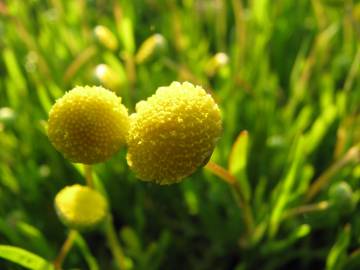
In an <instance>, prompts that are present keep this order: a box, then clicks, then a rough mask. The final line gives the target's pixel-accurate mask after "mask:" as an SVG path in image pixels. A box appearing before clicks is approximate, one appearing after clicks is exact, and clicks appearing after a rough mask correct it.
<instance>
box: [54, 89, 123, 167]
mask: <svg viewBox="0 0 360 270" xmlns="http://www.w3.org/2000/svg"><path fill="white" fill-rule="evenodd" d="M128 130H129V117H128V113H127V109H126V108H125V107H124V106H123V105H122V104H121V98H120V97H117V96H116V95H115V94H114V93H113V92H111V91H109V90H106V89H105V88H102V87H97V86H93V87H90V86H85V87H79V86H78V87H75V88H74V89H73V90H71V91H69V92H68V93H66V94H65V95H64V96H63V97H62V98H60V99H59V100H57V101H56V103H55V104H54V106H53V107H52V108H51V110H50V113H49V121H48V136H49V138H50V140H51V142H52V143H53V145H54V146H55V148H56V149H57V150H58V151H60V152H61V153H63V154H64V155H65V157H66V158H68V159H70V160H71V161H72V162H79V163H84V164H92V163H98V162H103V161H105V160H107V159H108V158H110V157H111V156H112V155H113V154H115V153H116V152H117V151H118V150H119V148H120V147H121V146H122V145H124V144H125V143H126V137H127V133H128Z"/></svg>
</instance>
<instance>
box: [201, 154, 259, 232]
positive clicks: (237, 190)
mask: <svg viewBox="0 0 360 270" xmlns="http://www.w3.org/2000/svg"><path fill="white" fill-rule="evenodd" d="M205 168H206V169H208V170H209V171H211V172H212V173H213V174H215V175H217V176H218V177H219V178H220V179H221V180H223V181H225V182H226V183H227V184H228V185H229V186H230V188H231V189H232V190H233V194H234V197H235V200H236V202H237V203H238V206H239V207H240V208H241V209H242V210H243V214H244V223H245V226H246V231H247V235H248V236H250V235H251V234H252V232H253V229H254V218H253V214H252V211H251V207H250V204H249V202H248V201H247V200H246V199H245V198H246V197H245V194H244V193H243V190H242V188H241V187H240V185H239V182H238V181H237V179H236V178H235V176H233V175H232V174H230V173H229V172H228V171H227V170H226V169H224V168H223V167H221V166H220V165H218V164H216V163H214V162H212V161H210V162H209V163H208V164H206V166H205Z"/></svg>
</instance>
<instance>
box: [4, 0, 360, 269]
mask: <svg viewBox="0 0 360 270" xmlns="http://www.w3.org/2000/svg"><path fill="white" fill-rule="evenodd" d="M359 44H360V1H355V0H298V1H293V0H277V1H270V0H248V1H245V0H243V1H241V0H232V1H231V0H182V1H180V0H179V1H173V0H159V1H156V0H133V1H131V0H117V1H115V0H114V1H105V0H79V1H66V0H63V1H62V0H44V1H42V0H7V1H6V0H5V1H4V0H2V1H0V244H4V245H14V246H18V247H21V248H24V249H26V250H29V251H31V252H33V253H35V254H38V255H39V256H41V257H43V258H45V259H47V260H49V261H53V260H54V258H55V257H56V254H57V253H58V252H59V249H60V247H61V245H62V243H63V241H64V239H65V238H66V234H67V229H66V228H65V227H64V226H63V225H62V224H61V223H60V221H59V220H58V218H57V216H56V214H55V211H54V208H53V198H54V196H55V194H56V193H57V192H58V191H59V190H60V189H61V188H62V187H64V186H66V185H70V184H73V183H85V181H84V178H83V176H82V172H81V170H79V167H78V166H77V165H73V164H71V163H69V162H68V161H67V160H65V159H64V158H63V157H62V156H61V155H60V154H59V153H58V152H57V151H56V150H55V149H54V148H53V147H52V145H51V144H50V142H49V140H48V138H47V136H46V120H47V113H48V111H49V109H50V107H51V106H52V104H53V103H54V101H55V100H56V99H57V98H59V97H61V96H62V95H63V94H64V93H65V91H68V90H70V89H71V88H73V87H74V86H76V85H94V84H96V85H104V86H105V87H107V88H109V89H111V90H113V91H115V92H116V93H117V94H118V95H119V96H121V97H122V98H123V101H124V103H125V104H126V105H127V106H128V108H129V112H133V111H134V107H135V104H136V102H138V101H139V100H141V99H144V98H146V97H148V96H150V95H151V94H153V93H154V92H155V90H156V88H157V87H159V86H163V85H168V84H170V83H171V82H172V81H174V80H178V81H190V82H192V83H195V84H200V85H202V86H203V87H204V88H206V89H207V90H208V91H209V92H210V93H211V94H212V95H213V96H214V98H215V99H216V101H217V102H218V103H219V105H220V107H221V110H222V115H223V121H224V122H223V127H224V132H223V136H222V138H221V140H220V141H219V143H218V146H217V148H216V149H215V152H214V154H213V156H212V161H213V162H216V163H218V164H219V165H221V166H222V167H223V168H225V169H227V170H228V172H229V173H231V174H232V175H233V176H235V177H236V178H237V181H238V183H239V186H240V187H241V188H242V190H244V193H245V195H246V196H245V197H246V201H247V203H248V204H249V205H250V206H251V212H252V215H253V219H254V222H253V224H252V231H251V233H250V234H249V233H248V235H246V229H245V224H244V221H243V220H244V219H243V211H242V210H241V209H239V207H238V205H237V203H236V200H235V199H234V197H232V189H231V188H230V187H229V185H227V184H226V183H225V182H224V181H221V179H220V178H219V177H217V176H215V175H214V174H212V173H211V172H210V171H209V170H205V169H201V170H199V171H198V172H197V173H196V174H195V175H193V176H192V177H189V179H187V180H185V181H183V182H182V183H181V184H177V185H172V186H157V185H155V184H151V183H144V182H141V181H139V180H137V179H136V178H135V176H134V175H133V173H132V172H130V171H129V168H128V166H127V164H126V160H125V149H124V150H122V151H121V152H120V153H119V154H118V155H117V156H115V157H113V158H112V159H111V160H110V161H108V162H106V163H104V164H99V165H96V166H95V168H94V169H95V172H96V174H97V177H98V180H97V183H98V185H100V186H102V187H103V188H104V192H105V194H107V196H108V198H109V200H110V202H111V207H112V214H113V216H114V223H115V226H116V229H117V233H118V235H119V238H120V242H121V244H122V246H123V249H124V252H125V255H126V257H127V261H126V263H127V266H128V268H129V269H140V270H142V269H146V270H152V269H154V270H155V269H197V270H202V269H204V270H206V269H219V270H220V269H236V270H242V269H360V215H359V214H360V206H359V203H358V202H359V199H360V164H359V160H360V149H359V142H360V77H359V75H360V73H359V72H360V71H359V68H360V46H359ZM244 130H246V131H247V132H242V131H244ZM241 132H242V133H241ZM239 134H240V135H239ZM313 183H318V184H313ZM319 183H320V184H319ZM244 235H246V236H244ZM0 269H23V268H21V267H20V266H16V265H15V264H12V263H9V262H6V261H5V260H3V259H0ZM64 269H91V270H96V269H106V270H108V269H109V270H111V269H116V266H115V264H114V261H113V259H112V257H111V253H110V252H109V249H108V247H107V245H106V242H105V238H104V236H103V234H102V233H101V231H95V232H91V233H86V234H83V235H82V237H80V236H79V237H78V238H77V241H76V243H75V246H74V247H73V249H72V250H71V253H70V254H69V256H68V257H67V258H66V260H65V264H64Z"/></svg>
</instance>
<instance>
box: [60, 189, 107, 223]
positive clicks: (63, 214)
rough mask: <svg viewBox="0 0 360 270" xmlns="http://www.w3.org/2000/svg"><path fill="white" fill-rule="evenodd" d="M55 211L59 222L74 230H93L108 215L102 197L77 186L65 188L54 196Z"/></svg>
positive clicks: (91, 190)
mask: <svg viewBox="0 0 360 270" xmlns="http://www.w3.org/2000/svg"><path fill="white" fill-rule="evenodd" d="M55 209H56V212H57V214H58V216H59V218H60V220H61V221H62V222H63V223H64V224H65V225H66V226H67V227H69V228H71V229H75V230H90V229H93V228H95V227H96V226H97V225H99V224H100V223H101V222H102V221H104V219H105V218H106V215H107V213H108V205H107V202H106V199H105V198H104V197H103V195H101V194H100V193H99V192H97V191H96V190H93V189H91V188H89V187H86V186H81V185H78V184H76V185H73V186H68V187H65V188H63V189H62V190H61V191H60V192H59V193H58V194H57V195H56V197H55Z"/></svg>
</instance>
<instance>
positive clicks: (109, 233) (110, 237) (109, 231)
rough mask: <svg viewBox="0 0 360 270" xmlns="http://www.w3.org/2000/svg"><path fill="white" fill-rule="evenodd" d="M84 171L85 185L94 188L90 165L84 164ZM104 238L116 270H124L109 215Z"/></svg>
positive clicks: (123, 256)
mask: <svg viewBox="0 0 360 270" xmlns="http://www.w3.org/2000/svg"><path fill="white" fill-rule="evenodd" d="M84 171H85V178H86V183H87V185H88V186H89V187H91V188H95V187H94V180H93V174H92V167H91V165H85V164H84ZM105 236H106V239H107V242H108V245H109V248H110V251H111V253H112V255H113V257H114V259H115V261H116V264H117V266H118V268H119V269H120V270H123V269H126V265H125V255H124V252H123V250H122V248H121V245H120V242H119V240H118V237H117V235H116V229H115V227H114V224H113V218H112V215H111V213H109V214H108V217H107V219H106V221H105Z"/></svg>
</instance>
